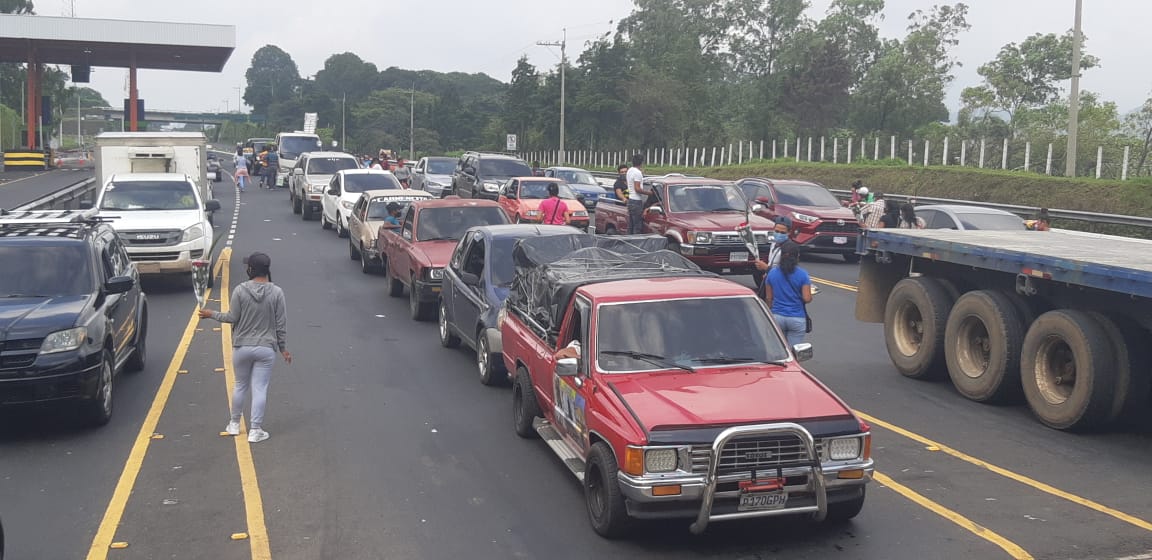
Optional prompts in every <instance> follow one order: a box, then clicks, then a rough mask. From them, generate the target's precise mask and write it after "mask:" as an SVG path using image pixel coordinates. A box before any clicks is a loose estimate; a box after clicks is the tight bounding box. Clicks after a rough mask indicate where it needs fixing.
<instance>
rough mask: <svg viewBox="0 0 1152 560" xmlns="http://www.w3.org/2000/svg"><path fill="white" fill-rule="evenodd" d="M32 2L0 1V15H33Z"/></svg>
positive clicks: (20, 0) (29, 0) (25, 0)
mask: <svg viewBox="0 0 1152 560" xmlns="http://www.w3.org/2000/svg"><path fill="white" fill-rule="evenodd" d="M35 13H36V11H35V10H34V9H33V6H32V0H0V14H35Z"/></svg>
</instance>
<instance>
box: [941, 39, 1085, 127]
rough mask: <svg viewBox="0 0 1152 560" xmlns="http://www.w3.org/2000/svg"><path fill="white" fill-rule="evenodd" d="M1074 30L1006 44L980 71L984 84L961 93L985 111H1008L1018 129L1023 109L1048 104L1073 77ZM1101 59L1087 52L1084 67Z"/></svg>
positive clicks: (969, 104) (970, 105)
mask: <svg viewBox="0 0 1152 560" xmlns="http://www.w3.org/2000/svg"><path fill="white" fill-rule="evenodd" d="M1071 59H1072V33H1071V32H1068V33H1066V34H1064V35H1062V36H1057V35H1056V34H1055V33H1048V34H1046V35H1042V34H1039V33H1037V34H1035V35H1032V36H1031V37H1028V38H1027V39H1025V40H1024V42H1022V43H1020V44H1019V45H1017V44H1016V43H1008V44H1007V45H1004V46H1003V47H1002V48H1001V49H1000V52H999V53H998V54H997V55H996V58H995V59H993V60H992V61H991V62H988V63H986V64H984V65H982V66H980V68H979V69H978V70H977V72H978V73H979V74H980V76H982V77H983V78H984V83H983V84H981V85H980V86H977V87H970V88H966V89H965V90H964V92H963V93H962V94H961V99H962V101H963V102H964V106H965V107H968V108H971V109H973V110H977V111H983V113H984V114H985V115H986V116H988V115H990V114H991V113H994V112H1003V113H1005V114H1007V117H1008V118H1007V121H1008V123H1009V124H1010V125H1011V128H1012V131H1013V132H1014V131H1015V127H1016V125H1017V114H1018V113H1019V111H1020V110H1021V109H1026V108H1036V107H1040V106H1043V105H1048V104H1050V103H1052V102H1054V101H1056V100H1057V99H1059V98H1060V95H1061V94H1062V93H1063V87H1062V82H1064V81H1067V80H1070V79H1071V78H1072V69H1071V65H1070V64H1069V63H1068V61H1069V60H1071ZM1099 62H1100V61H1099V59H1097V58H1096V57H1094V56H1091V55H1086V56H1084V57H1083V58H1082V59H1081V61H1080V69H1081V70H1088V69H1091V68H1094V67H1096V66H1097V65H1099Z"/></svg>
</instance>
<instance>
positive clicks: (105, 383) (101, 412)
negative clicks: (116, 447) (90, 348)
mask: <svg viewBox="0 0 1152 560" xmlns="http://www.w3.org/2000/svg"><path fill="white" fill-rule="evenodd" d="M115 380H116V370H115V365H114V364H113V363H112V355H111V353H109V352H107V351H106V352H104V356H103V358H102V359H101V360H100V383H99V386H98V387H97V389H96V396H95V397H94V398H93V399H92V400H90V401H88V402H86V403H84V411H83V413H84V419H85V421H86V423H87V424H89V425H91V426H103V425H105V424H107V423H108V421H109V420H111V419H112V409H113V402H114V398H113V397H114V389H115Z"/></svg>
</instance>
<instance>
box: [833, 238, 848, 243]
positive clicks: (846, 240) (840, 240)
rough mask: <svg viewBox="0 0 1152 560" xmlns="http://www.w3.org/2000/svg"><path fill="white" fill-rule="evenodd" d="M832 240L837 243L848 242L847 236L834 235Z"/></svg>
mask: <svg viewBox="0 0 1152 560" xmlns="http://www.w3.org/2000/svg"><path fill="white" fill-rule="evenodd" d="M832 242H833V243H835V244H837V245H845V244H847V243H848V238H847V237H833V238H832Z"/></svg>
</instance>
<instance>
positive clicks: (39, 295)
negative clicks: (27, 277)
mask: <svg viewBox="0 0 1152 560" xmlns="http://www.w3.org/2000/svg"><path fill="white" fill-rule="evenodd" d="M50 297H52V296H46V295H44V294H8V295H5V296H0V298H3V299H15V298H50Z"/></svg>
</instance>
